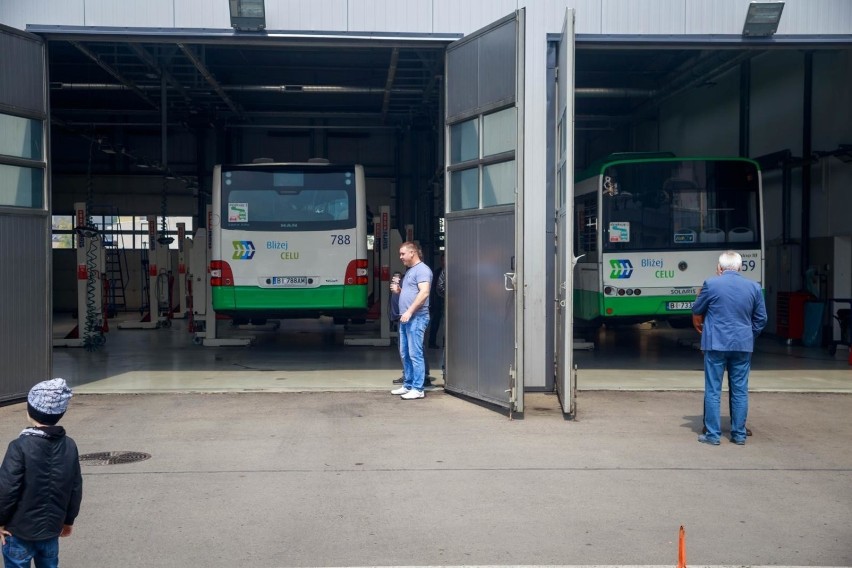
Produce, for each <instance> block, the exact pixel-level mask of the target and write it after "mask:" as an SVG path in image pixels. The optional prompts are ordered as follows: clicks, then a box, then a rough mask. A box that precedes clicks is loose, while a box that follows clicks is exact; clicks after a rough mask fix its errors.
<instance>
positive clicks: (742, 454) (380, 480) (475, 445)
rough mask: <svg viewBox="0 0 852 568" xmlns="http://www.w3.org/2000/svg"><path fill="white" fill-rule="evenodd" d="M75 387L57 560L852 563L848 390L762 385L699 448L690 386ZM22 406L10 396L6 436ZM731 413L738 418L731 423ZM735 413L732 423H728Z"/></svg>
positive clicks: (214, 565) (268, 564)
mask: <svg viewBox="0 0 852 568" xmlns="http://www.w3.org/2000/svg"><path fill="white" fill-rule="evenodd" d="M527 403H528V405H527V412H526V413H525V415H524V418H523V419H522V420H518V419H516V420H513V421H510V420H508V419H507V418H506V417H505V416H502V415H500V414H498V413H495V412H493V411H491V410H489V409H487V408H483V407H481V406H478V405H475V404H471V403H469V402H467V401H465V400H462V399H460V398H457V397H454V396H451V395H448V394H445V393H443V392H440V391H438V392H432V393H428V394H427V397H426V398H425V399H423V400H418V401H403V400H400V399H399V397H394V396H391V395H390V394H388V393H383V392H360V393H351V392H344V393H340V392H325V393H312V392H305V393H263V394H261V393H239V394H237V393H226V394H166V395H159V394H139V395H80V394H78V395H77V396H75V397H74V398H73V400H72V402H71V407H70V409H69V411H68V413H67V415H66V416H65V418H63V421H62V424H63V425H64V426H65V427H66V428H67V430H68V432H69V434H70V435H72V436H73V437H74V438H75V439H76V440H77V442H78V445H79V447H80V451H81V452H82V453H84V454H85V453H93V452H108V451H135V452H146V453H148V454H150V455H151V457H150V459H148V460H145V461H141V462H137V463H129V464H122V465H102V466H101V465H87V464H86V463H84V465H83V476H84V497H83V506H82V511H81V514H80V517H79V518H78V519H77V522H76V523H75V530H74V534H73V535H72V536H71V537H70V538H68V539H63V540H62V542H61V551H62V552H61V557H62V559H63V565H65V566H87V567H89V566H91V567H102V566H103V567H106V566H110V567H112V566H122V567H124V566H140V567H142V566H144V567H164V568H174V567H177V566H181V567H195V566H199V567H200V566H203V567H205V568H218V567H223V568H224V567H231V566H252V567H255V568H272V567H280V566H411V565H415V566H441V565H451V566H453V565H470V566H483V565H503V566H512V565H545V566H550V565H650V566H675V565H676V561H677V535H678V527H679V526H681V525H683V526H684V527H685V529H686V534H687V536H686V550H687V560H688V565H689V566H693V567H695V566H705V565H714V566H722V565H726V566H731V565H737V566H753V565H756V566H769V565H773V566H791V565H793V566H803V565H809V566H819V565H821V566H852V451H850V447H849V441H850V439H852V420H849V416H850V414H852V396H850V395H843V394H823V393H819V394H797V393H755V394H753V395H752V397H751V408H752V412H751V414H750V417H749V419H750V424H751V425H752V428H753V429H754V430H755V434H754V436H753V437H752V438H749V440H748V443H747V444H746V445H745V446H736V445H734V444H731V443H730V442H728V441H727V440H726V439H725V440H723V441H722V444H721V445H720V446H716V447H710V446H707V445H705V444H699V443H698V442H696V435H697V434H698V431H699V429H700V420H701V417H700V410H699V409H700V405H701V393H700V392H643V393H637V392H613V391H608V392H604V391H594V392H586V393H581V394H580V398H579V415H578V420H576V421H565V420H563V419H562V414H561V412H560V411H559V407H558V404H557V402H556V397H555V396H554V395H551V394H531V395H529V397H528V399H527ZM23 420H24V405H23V404H16V405H11V406H6V407H2V408H0V432H3V433H4V435H5V436H6V437H7V438H8V437H12V436H16V435H17V433H18V432H19V431H20V429H21V427H22V426H23ZM725 422H726V421H725ZM724 426H726V424H725V425H724Z"/></svg>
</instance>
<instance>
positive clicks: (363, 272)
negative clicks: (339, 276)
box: [344, 258, 367, 286]
mask: <svg viewBox="0 0 852 568" xmlns="http://www.w3.org/2000/svg"><path fill="white" fill-rule="evenodd" d="M344 284H346V285H347V286H363V285H365V284H367V259H366V258H358V259H355V260H353V261H350V262H349V265H348V266H347V267H346V277H345V279H344Z"/></svg>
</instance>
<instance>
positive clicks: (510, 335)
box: [445, 9, 525, 412]
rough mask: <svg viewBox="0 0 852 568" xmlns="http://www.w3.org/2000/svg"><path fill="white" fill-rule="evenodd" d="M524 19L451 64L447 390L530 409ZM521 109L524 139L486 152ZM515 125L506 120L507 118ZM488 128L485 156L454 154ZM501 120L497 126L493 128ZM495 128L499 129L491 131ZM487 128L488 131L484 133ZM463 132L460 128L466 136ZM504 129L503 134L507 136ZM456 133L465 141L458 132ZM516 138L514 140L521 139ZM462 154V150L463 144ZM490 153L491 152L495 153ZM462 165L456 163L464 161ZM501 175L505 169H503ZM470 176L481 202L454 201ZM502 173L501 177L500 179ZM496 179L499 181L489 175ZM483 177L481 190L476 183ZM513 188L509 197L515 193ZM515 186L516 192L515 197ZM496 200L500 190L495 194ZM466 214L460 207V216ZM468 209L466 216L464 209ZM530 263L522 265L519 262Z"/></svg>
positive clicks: (458, 54) (493, 28)
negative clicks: (526, 401)
mask: <svg viewBox="0 0 852 568" xmlns="http://www.w3.org/2000/svg"><path fill="white" fill-rule="evenodd" d="M524 14H525V11H524V10H523V9H522V10H518V11H516V12H515V13H514V14H511V15H509V16H507V17H505V18H502V19H501V20H499V21H497V22H494V23H492V24H491V25H489V26H487V27H485V28H483V29H482V30H479V31H477V32H474V33H472V34H470V35H469V36H466V37H465V38H463V39H461V40H459V41H457V42H455V43H453V44H451V45H450V46H449V47H448V48H447V63H446V74H447V81H446V86H445V89H446V91H445V92H446V116H445V126H446V144H445V159H446V164H447V170H446V172H445V173H446V177H445V187H446V188H447V195H446V199H445V201H446V203H447V204H449V205H448V209H449V210H448V211H447V212H446V272H447V299H446V320H445V321H446V324H445V325H446V329H447V337H446V346H447V351H446V355H447V371H446V383H445V385H446V386H445V388H446V390H448V391H451V392H457V393H461V394H465V395H468V396H470V397H473V398H477V399H480V400H484V401H487V402H489V403H492V404H496V405H499V406H503V407H506V408H508V409H509V410H510V411H521V412H522V411H523V373H522V372H520V371H519V370H518V369H519V367H521V365H520V364H519V361H521V360H522V357H523V350H522V341H523V321H522V319H519V317H520V316H518V313H519V311H521V312H522V310H523V295H522V294H520V293H519V292H516V291H515V290H514V286H508V288H509V289H507V281H508V280H507V277H506V275H507V274H511V276H512V279H511V282H512V283H514V282H515V281H517V282H518V283H519V287H520V286H522V284H521V283H522V282H523V263H522V262H516V259H517V255H518V252H517V251H518V250H519V248H520V247H521V246H522V243H523V238H522V236H519V235H522V234H523V226H522V219H523V215H522V214H521V213H519V212H521V211H522V207H523V205H522V204H523V179H524V177H523V176H524V161H523V156H524V152H523V138H522V133H523V100H524V99H523V85H524V77H523V75H524V74H523V63H522V62H523V58H524V41H525V36H524V17H525V16H524ZM512 108H514V110H515V112H514V117H515V121H516V122H515V124H514V125H513V127H512V130H513V131H514V139H513V140H512V141H511V144H510V145H509V146H508V148H509V149H507V147H506V146H505V145H504V146H501V150H500V151H499V152H496V156H495V151H494V150H488V152H486V150H485V148H486V145H485V138H484V135H482V132H483V131H484V130H483V128H484V126H483V125H486V124H489V123H488V121H489V120H492V119H494V116H497V113H504V114H503V115H502V117H505V116H507V115H506V114H505V112H506V111H507V110H508V109H512ZM502 120H505V118H502ZM472 124H478V125H479V126H478V127H474V128H473V129H472V130H470V131H469V132H478V134H476V135H475V136H474V138H475V139H474V140H471V139H464V138H462V139H461V140H463V141H464V143H465V144H470V145H472V146H475V148H474V150H475V153H476V156H475V158H472V157H471V156H470V155H469V154H468V153H467V150H470V147H469V146H466V152H465V153H464V156H465V157H464V158H459V157H458V156H456V155H454V154H453V152H452V149H453V148H454V145H453V142H454V140H453V138H452V137H453V128H455V127H457V126H458V125H464V126H465V127H467V126H470V125H472ZM494 124H496V123H491V125H492V126H493V125H494ZM489 127H490V126H489ZM477 129H478V130H477ZM461 130H462V128H459V131H461ZM507 130H508V129H504V130H502V131H499V132H503V133H504V135H505V132H506V131H507ZM456 135H459V134H458V132H457V134H456ZM511 136H512V135H509V137H511ZM455 147H460V146H455ZM489 152H490V153H489ZM454 160H455V161H454ZM503 163H506V164H508V163H512V166H511V168H508V169H507V170H505V171H511V172H514V173H513V174H510V176H511V177H510V178H502V180H501V183H503V186H502V187H503V188H504V190H503V192H502V193H500V196H501V200H500V201H496V202H494V201H491V200H490V199H485V198H483V195H485V193H484V191H483V188H484V187H485V183H484V181H483V179H484V178H485V176H486V174H488V175H492V170H486V168H488V167H491V166H494V165H495V164H503ZM493 171H495V172H496V169H495V170H493ZM456 174H459V176H458V179H461V177H462V175H463V176H467V177H466V178H465V179H466V180H467V181H466V182H465V183H467V184H469V185H466V186H464V191H471V190H475V191H476V195H475V196H474V197H477V199H471V198H470V195H469V194H466V195H467V197H466V200H458V202H456V201H454V200H453V199H452V197H453V193H452V192H453V191H456V190H459V187H462V185H458V186H454V185H453V175H456ZM493 175H495V176H496V175H499V174H496V173H494V174H493ZM488 179H489V181H492V180H493V179H495V178H492V177H489V178H488ZM471 180H473V183H471ZM506 187H508V188H509V191H506V190H505V188H506ZM512 187H514V193H510V191H511V188H512ZM488 195H489V198H490V197H491V196H493V195H494V194H493V193H489V194H488ZM453 207H458V208H459V210H453ZM462 207H464V209H462ZM519 260H522V259H519Z"/></svg>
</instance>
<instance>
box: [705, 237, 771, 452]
mask: <svg viewBox="0 0 852 568" xmlns="http://www.w3.org/2000/svg"><path fill="white" fill-rule="evenodd" d="M742 264H743V259H742V257H741V256H740V254H739V253H737V252H734V251H732V250H729V251H726V252H723V253H722V254H721V255H720V256H719V265H718V269H717V273H718V274H719V276H716V277H713V278H708V279H707V280H706V281H705V282H704V286H703V287H702V288H701V292H700V293H699V294H698V297H697V298H696V299H695V304H694V306H693V307H692V313H693V314H695V315H703V316H704V329H703V331H702V333H701V350H702V351H704V428H705V431H706V433H705V434H702V435H700V436H698V441H699V442H702V443H704V444H711V445H714V446H718V445H719V439H720V438H721V435H722V432H721V425H720V418H719V399H720V398H721V394H722V377H723V376H724V374H725V369H727V370H728V385H729V388H730V390H731V392H730V396H731V441H732V442H733V443H735V444H738V445H743V444H745V442H746V427H745V424H746V417H747V416H748V375H749V371H750V369H751V354H752V352H753V351H754V340H755V338H756V337H757V336H758V335H759V334H760V332H761V331H763V328H764V327H765V326H766V304H765V303H764V301H763V291H762V290H761V289H760V286H759V285H758V284H757V283H755V282H752V281H751V280H748V279H747V278H745V277H743V276H742V274H740V269H741V268H742Z"/></svg>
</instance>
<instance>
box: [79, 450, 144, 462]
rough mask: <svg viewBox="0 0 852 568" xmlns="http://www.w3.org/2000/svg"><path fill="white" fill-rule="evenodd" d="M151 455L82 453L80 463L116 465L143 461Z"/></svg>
mask: <svg viewBox="0 0 852 568" xmlns="http://www.w3.org/2000/svg"><path fill="white" fill-rule="evenodd" d="M150 457H151V454H146V453H144V452H95V453H94V454H83V455H81V456H80V463H82V464H83V465H115V464H120V463H133V462H141V461H145V460H147V459H148V458H150Z"/></svg>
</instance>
